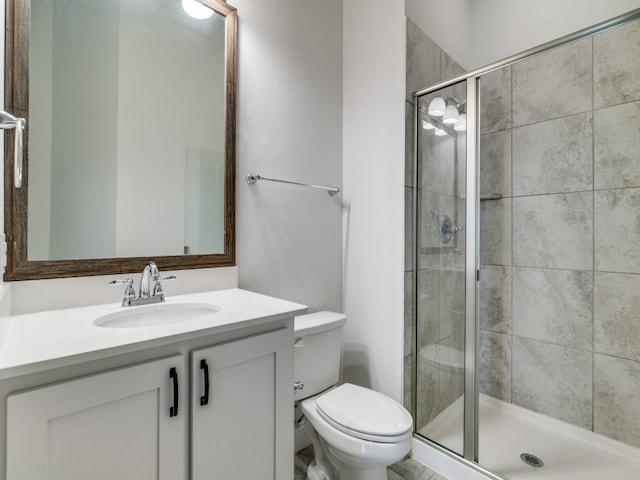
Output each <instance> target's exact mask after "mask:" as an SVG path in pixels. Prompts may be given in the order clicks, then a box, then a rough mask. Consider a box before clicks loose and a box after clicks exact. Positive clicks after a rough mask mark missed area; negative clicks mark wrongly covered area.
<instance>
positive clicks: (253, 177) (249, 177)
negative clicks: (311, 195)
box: [247, 173, 340, 197]
mask: <svg viewBox="0 0 640 480" xmlns="http://www.w3.org/2000/svg"><path fill="white" fill-rule="evenodd" d="M258 180H267V181H269V182H279V183H288V184H290V185H301V186H303V187H311V188H318V189H320V190H326V191H327V193H328V194H329V195H330V196H332V197H333V196H334V195H335V194H336V193H339V192H340V189H339V188H338V187H325V186H324V185H312V184H310V183H301V182H292V181H290V180H278V179H276V178H267V177H263V176H261V175H258V174H254V173H250V174H249V175H247V183H248V184H249V185H253V184H254V183H256V182H257V181H258Z"/></svg>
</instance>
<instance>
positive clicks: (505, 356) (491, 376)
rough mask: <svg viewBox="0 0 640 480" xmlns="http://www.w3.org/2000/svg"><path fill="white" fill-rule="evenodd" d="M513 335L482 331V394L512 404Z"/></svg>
mask: <svg viewBox="0 0 640 480" xmlns="http://www.w3.org/2000/svg"><path fill="white" fill-rule="evenodd" d="M511 338H512V337H511V335H502V334H500V333H495V332H489V331H486V330H480V379H479V384H480V393H484V394H485V395H491V396H492V397H495V398H498V399H500V400H503V401H505V402H511Z"/></svg>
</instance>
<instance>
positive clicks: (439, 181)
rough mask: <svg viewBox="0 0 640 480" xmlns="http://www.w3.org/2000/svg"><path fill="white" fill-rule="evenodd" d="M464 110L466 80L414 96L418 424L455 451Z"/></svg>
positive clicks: (461, 394) (460, 384)
mask: <svg viewBox="0 0 640 480" xmlns="http://www.w3.org/2000/svg"><path fill="white" fill-rule="evenodd" d="M466 115H467V87H466V82H461V83H458V84H455V85H452V86H448V87H446V88H443V89H441V90H438V91H435V92H432V93H430V94H428V95H425V96H422V97H420V98H418V128H417V181H416V187H417V188H416V195H417V212H416V215H417V218H416V230H417V232H416V237H417V238H416V248H417V251H416V259H415V262H416V265H415V269H416V272H417V276H416V317H417V328H416V362H417V365H416V383H415V385H416V408H415V422H416V431H417V432H418V433H419V434H420V435H422V436H424V437H426V438H428V439H430V440H432V441H434V442H436V443H438V444H440V445H442V446H443V447H446V448H447V449H449V450H451V451H453V452H455V453H457V454H459V455H463V454H464V449H465V441H464V435H463V434H464V407H465V375H464V371H465V318H466V300H465V292H466V278H467V275H466V270H467V267H466V259H467V255H466V251H467V248H466V245H465V237H466V226H465V224H466V218H467V215H466V205H465V198H466V163H467V162H466V157H467V154H466V152H467V145H466V142H467V131H466V128H467V122H466ZM474 269H475V268H474Z"/></svg>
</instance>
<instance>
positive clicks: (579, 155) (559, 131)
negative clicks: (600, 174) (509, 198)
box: [513, 112, 593, 195]
mask: <svg viewBox="0 0 640 480" xmlns="http://www.w3.org/2000/svg"><path fill="white" fill-rule="evenodd" d="M592 163H593V122H592V114H591V112H587V113H580V114H577V115H571V116H568V117H563V118H559V119H556V120H549V121H546V122H541V123H536V124H533V125H527V126H524V127H519V128H514V129H513V195H535V194H544V193H560V192H576V191H584V190H592V189H593V172H592Z"/></svg>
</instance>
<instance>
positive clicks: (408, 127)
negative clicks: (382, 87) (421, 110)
mask: <svg viewBox="0 0 640 480" xmlns="http://www.w3.org/2000/svg"><path fill="white" fill-rule="evenodd" d="M415 123H416V121H415V118H414V111H413V105H412V104H410V103H409V102H404V184H405V186H406V187H412V186H413V147H414V145H413V142H414V140H415V138H416V137H415V131H416V128H417V126H416V125H415Z"/></svg>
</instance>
